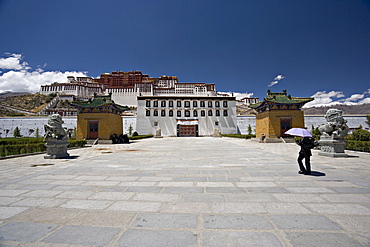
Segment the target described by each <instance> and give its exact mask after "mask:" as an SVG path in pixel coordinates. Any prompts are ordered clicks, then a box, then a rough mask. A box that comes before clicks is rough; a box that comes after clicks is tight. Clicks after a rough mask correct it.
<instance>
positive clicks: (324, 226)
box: [269, 215, 341, 230]
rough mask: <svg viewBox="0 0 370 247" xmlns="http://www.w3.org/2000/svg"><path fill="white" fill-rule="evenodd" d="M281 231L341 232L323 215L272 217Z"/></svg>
mask: <svg viewBox="0 0 370 247" xmlns="http://www.w3.org/2000/svg"><path fill="white" fill-rule="evenodd" d="M269 217H270V218H271V220H272V221H273V222H274V223H275V225H276V226H277V227H278V228H279V229H284V230H341V228H340V227H339V226H338V225H337V224H335V223H333V222H332V221H331V220H330V219H328V218H327V217H325V216H322V215H270V216H269Z"/></svg>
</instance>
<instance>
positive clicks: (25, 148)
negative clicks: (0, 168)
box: [0, 143, 46, 157]
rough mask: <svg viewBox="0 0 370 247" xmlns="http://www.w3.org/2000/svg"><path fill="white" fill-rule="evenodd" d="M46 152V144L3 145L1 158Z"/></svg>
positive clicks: (0, 151)
mask: <svg viewBox="0 0 370 247" xmlns="http://www.w3.org/2000/svg"><path fill="white" fill-rule="evenodd" d="M45 150H46V147H45V145H44V143H31V144H30V143H29V144H16V145H1V146H0V156H1V157H4V156H8V155H17V154H27V153H38V152H43V151H45Z"/></svg>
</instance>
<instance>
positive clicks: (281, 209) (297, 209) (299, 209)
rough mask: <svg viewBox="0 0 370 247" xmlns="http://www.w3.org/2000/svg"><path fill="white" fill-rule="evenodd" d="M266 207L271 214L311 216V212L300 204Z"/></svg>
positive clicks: (278, 204)
mask: <svg viewBox="0 0 370 247" xmlns="http://www.w3.org/2000/svg"><path fill="white" fill-rule="evenodd" d="M265 207H266V209H267V211H268V212H269V213H270V214H310V213H312V212H311V211H309V210H307V209H306V208H305V207H303V206H302V205H300V204H299V203H266V204H265Z"/></svg>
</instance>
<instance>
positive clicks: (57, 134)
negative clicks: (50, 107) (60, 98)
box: [44, 114, 68, 141]
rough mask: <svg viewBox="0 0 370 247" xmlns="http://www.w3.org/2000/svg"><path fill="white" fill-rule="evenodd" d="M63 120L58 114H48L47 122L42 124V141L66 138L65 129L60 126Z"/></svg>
mask: <svg viewBox="0 0 370 247" xmlns="http://www.w3.org/2000/svg"><path fill="white" fill-rule="evenodd" d="M63 123H64V121H63V120H62V117H61V116H60V115H59V114H53V115H51V116H49V119H48V123H47V124H45V125H44V129H45V136H44V141H48V140H68V135H67V132H66V130H65V129H64V128H63V127H62V124H63Z"/></svg>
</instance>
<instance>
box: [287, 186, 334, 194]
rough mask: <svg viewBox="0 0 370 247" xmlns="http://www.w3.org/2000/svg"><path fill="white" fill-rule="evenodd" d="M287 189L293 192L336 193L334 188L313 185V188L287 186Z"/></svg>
mask: <svg viewBox="0 0 370 247" xmlns="http://www.w3.org/2000/svg"><path fill="white" fill-rule="evenodd" d="M286 189H287V190H289V191H290V192H292V193H297V194H299V193H310V194H313V193H325V194H327V193H334V191H333V190H331V189H327V188H322V187H311V188H306V187H287V188H286Z"/></svg>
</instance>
